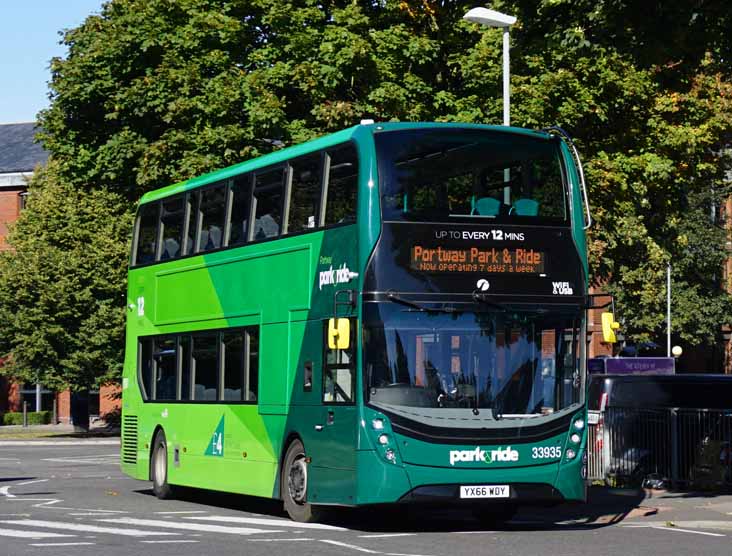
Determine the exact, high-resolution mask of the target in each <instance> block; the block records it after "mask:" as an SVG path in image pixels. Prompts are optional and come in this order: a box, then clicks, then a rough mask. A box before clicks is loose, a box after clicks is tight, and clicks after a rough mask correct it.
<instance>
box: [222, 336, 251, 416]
mask: <svg viewBox="0 0 732 556" xmlns="http://www.w3.org/2000/svg"><path fill="white" fill-rule="evenodd" d="M244 343H245V335H244V332H243V331H241V330H238V331H235V332H224V335H223V342H222V347H223V350H224V353H223V360H224V401H232V402H240V401H242V400H244V390H243V386H244V381H245V379H244V373H245V371H246V361H245V359H244Z"/></svg>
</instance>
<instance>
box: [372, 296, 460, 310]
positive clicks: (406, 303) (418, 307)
mask: <svg viewBox="0 0 732 556" xmlns="http://www.w3.org/2000/svg"><path fill="white" fill-rule="evenodd" d="M386 297H387V298H388V299H389V301H393V302H394V303H398V304H399V305H404V306H405V307H410V308H412V309H415V310H416V311H421V312H423V313H448V314H452V313H459V312H460V311H458V310H457V309H455V308H454V307H449V306H445V307H440V308H439V309H436V308H434V307H424V306H423V305H420V304H419V303H415V302H414V301H410V300H409V299H404V298H403V297H399V296H398V295H397V294H395V293H387V294H386Z"/></svg>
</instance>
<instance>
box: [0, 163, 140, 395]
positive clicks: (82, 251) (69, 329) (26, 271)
mask: <svg viewBox="0 0 732 556" xmlns="http://www.w3.org/2000/svg"><path fill="white" fill-rule="evenodd" d="M29 192H30V195H29V197H28V208H27V210H25V211H23V213H22V214H21V217H20V219H19V220H18V222H17V224H16V225H15V227H14V229H13V231H12V232H11V234H10V237H9V244H10V245H11V247H12V248H13V249H14V251H6V252H3V253H2V254H0V320H2V322H3V332H2V334H0V349H1V350H2V353H6V354H8V353H9V354H12V355H11V356H10V357H9V358H8V360H7V362H6V365H5V367H4V368H3V371H4V373H7V374H10V375H12V376H14V377H15V378H17V379H19V380H21V381H27V382H36V381H37V380H39V379H40V380H41V381H42V382H43V383H44V385H46V386H47V387H50V388H52V389H57V390H63V389H65V388H71V389H72V390H73V391H77V390H88V389H90V388H92V387H95V386H99V385H102V384H105V383H108V382H115V381H117V380H118V377H119V375H120V371H121V363H122V357H123V351H124V317H125V309H124V306H125V297H126V296H125V285H124V284H125V267H126V262H127V257H128V254H127V253H128V238H129V233H130V224H131V217H130V213H129V209H128V204H127V203H126V201H125V200H124V199H123V198H121V197H120V195H118V194H115V193H111V192H109V191H107V190H105V189H91V190H79V189H76V188H74V187H71V186H69V185H67V184H65V183H63V182H62V181H60V180H59V177H58V174H57V168H56V167H55V163H54V162H51V163H50V164H49V166H48V167H47V168H45V169H43V170H41V171H40V172H38V173H37V174H36V175H35V176H34V178H33V180H32V182H31V184H30V188H29Z"/></svg>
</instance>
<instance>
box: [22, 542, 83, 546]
mask: <svg viewBox="0 0 732 556" xmlns="http://www.w3.org/2000/svg"><path fill="white" fill-rule="evenodd" d="M94 544H95V543H93V542H41V543H35V544H34V543H30V546H92V545H94Z"/></svg>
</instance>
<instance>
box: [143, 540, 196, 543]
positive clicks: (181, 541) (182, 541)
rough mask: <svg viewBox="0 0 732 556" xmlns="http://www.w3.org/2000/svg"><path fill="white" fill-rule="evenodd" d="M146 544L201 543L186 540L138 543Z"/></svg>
mask: <svg viewBox="0 0 732 556" xmlns="http://www.w3.org/2000/svg"><path fill="white" fill-rule="evenodd" d="M140 542H144V543H147V544H174V543H176V544H183V543H192V542H201V541H191V540H186V539H171V540H164V541H140Z"/></svg>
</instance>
